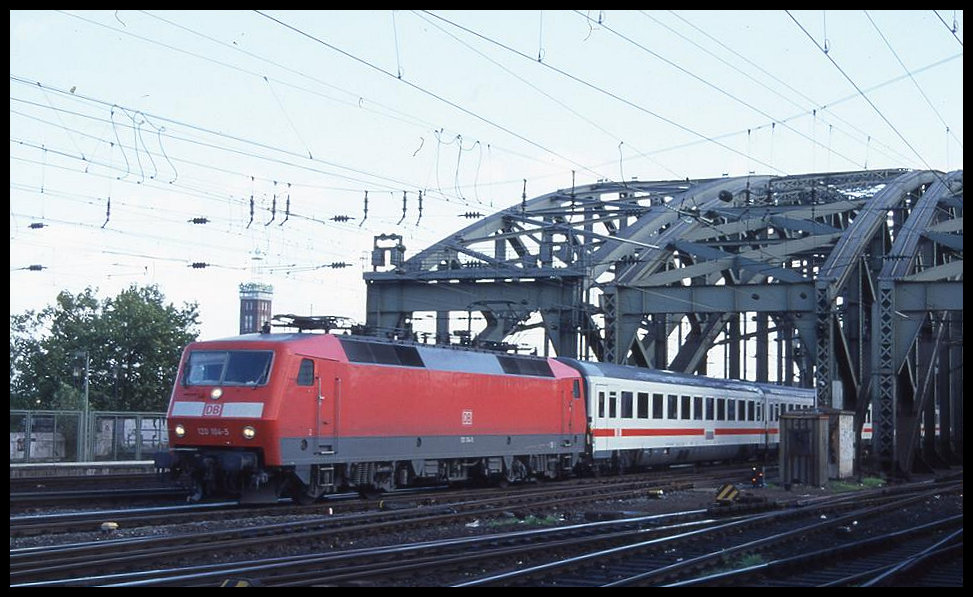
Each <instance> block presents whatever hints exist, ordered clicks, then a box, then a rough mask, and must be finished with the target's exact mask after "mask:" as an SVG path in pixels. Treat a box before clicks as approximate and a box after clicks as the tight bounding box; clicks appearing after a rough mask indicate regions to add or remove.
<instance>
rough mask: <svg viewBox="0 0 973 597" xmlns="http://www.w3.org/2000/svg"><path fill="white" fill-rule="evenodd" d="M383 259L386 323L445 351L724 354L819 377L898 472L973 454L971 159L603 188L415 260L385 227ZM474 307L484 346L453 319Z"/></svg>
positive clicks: (528, 203)
mask: <svg viewBox="0 0 973 597" xmlns="http://www.w3.org/2000/svg"><path fill="white" fill-rule="evenodd" d="M372 265H373V270H374V271H372V272H369V273H366V274H365V276H364V277H365V282H366V287H367V305H366V310H367V316H366V317H367V319H366V327H367V328H369V329H371V330H373V331H377V332H379V333H385V334H386V335H390V336H402V337H405V336H412V335H414V333H413V318H414V317H415V314H416V313H417V312H432V313H435V320H436V342H437V343H450V341H451V338H454V337H456V336H459V337H460V338H461V339H462V341H463V342H464V343H467V344H471V345H474V346H481V347H493V348H498V347H499V348H503V347H505V346H507V345H506V344H505V342H506V340H507V339H509V338H510V337H511V336H512V335H513V334H516V333H518V332H522V331H523V330H525V329H529V328H540V329H543V331H544V335H545V339H546V342H545V353H547V351H548V349H551V350H553V351H554V353H555V354H557V355H559V356H571V357H582V358H593V359H596V360H599V361H603V362H615V363H628V364H634V365H640V366H645V367H652V368H657V369H668V370H674V371H679V372H687V373H706V372H707V367H708V361H709V359H710V356H711V353H721V354H722V364H723V366H724V371H723V375H725V376H726V377H732V378H741V377H747V378H750V379H755V380H757V381H768V380H769V381H777V382H780V383H785V384H794V385H802V386H805V387H811V386H813V387H815V388H816V389H817V394H818V402H819V405H821V406H824V407H835V408H840V409H843V410H853V411H855V413H856V417H855V421H856V428H857V429H858V430H859V432H860V431H861V430H862V428H863V426H865V425H866V424H867V420H868V419H869V418H871V428H872V457H873V459H874V460H875V462H876V463H877V464H878V465H879V466H881V467H882V468H883V469H884V470H886V471H888V472H892V473H905V474H907V473H908V472H910V471H912V470H914V469H916V468H918V467H919V466H920V465H923V464H928V465H931V466H937V465H938V464H940V463H942V462H950V461H954V460H956V459H959V458H960V457H961V455H962V437H963V434H962V428H963V426H962V421H963V416H962V415H963V408H962V406H963V405H962V387H963V384H962V381H963V379H962V348H963V347H962V339H963V336H962V322H963V314H962V299H963V172H962V170H958V171H954V172H949V173H942V172H936V171H915V170H904V169H889V170H866V171H858V172H827V173H816V174H807V175H796V176H783V177H773V176H753V175H751V176H745V177H733V178H730V177H723V178H716V179H708V180H688V179H687V180H682V181H657V182H641V181H637V180H632V181H629V182H608V181H602V182H598V183H596V184H591V185H587V186H579V187H576V188H571V189H561V190H557V191H554V192H552V193H549V194H547V195H543V196H540V197H536V198H533V199H530V200H527V199H526V197H524V198H523V199H522V201H521V202H520V204H519V205H515V206H513V207H510V208H508V209H505V210H502V211H499V212H497V213H494V214H492V215H488V216H485V217H482V218H481V219H479V220H477V221H476V222H475V223H473V224H471V225H469V226H467V227H466V228H463V229H462V230H459V231H458V232H456V233H454V234H451V235H449V236H448V237H446V238H444V239H443V240H441V241H439V242H437V243H435V244H433V245H432V246H430V247H428V248H426V249H424V250H422V251H420V252H419V253H417V254H415V255H413V256H411V257H409V258H405V247H403V246H402V244H401V237H398V236H395V235H382V236H379V237H376V238H375V248H374V251H373V254H372ZM474 312H477V313H479V314H480V315H481V316H482V318H483V319H484V320H485V322H486V324H485V327H484V328H483V329H482V331H479V333H478V334H476V336H475V337H469V335H468V332H464V330H463V329H461V328H462V325H459V326H455V328H454V327H452V326H453V325H454V324H455V323H456V322H457V320H458V319H459V318H457V317H456V316H457V315H460V316H462V315H465V316H466V317H467V321H468V318H470V317H471V316H472V314H473V313H474ZM468 329H469V328H468V327H467V330H468ZM464 334H467V335H465V336H464ZM748 363H752V364H753V365H752V367H753V369H752V370H751V371H749V372H748V371H747V367H748ZM772 367H773V369H774V370H775V372H776V375H774V376H772V375H771V370H772ZM869 407H871V408H870V409H869ZM932 429H935V430H936V433H925V434H923V433H922V430H932Z"/></svg>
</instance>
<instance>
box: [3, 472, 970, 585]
mask: <svg viewBox="0 0 973 597" xmlns="http://www.w3.org/2000/svg"><path fill="white" fill-rule="evenodd" d="M621 479H622V480H619V478H615V479H613V480H612V481H611V482H607V481H602V480H589V481H590V482H588V483H583V484H579V485H578V487H576V488H565V487H562V486H557V484H554V486H546V485H545V486H538V487H529V488H519V490H518V491H513V492H510V493H512V494H514V495H513V496H511V495H508V494H507V493H502V492H497V491H496V490H478V491H461V492H453V491H449V492H442V494H441V495H436V496H421V495H416V496H402V497H394V498H390V499H388V500H382V501H381V502H379V501H371V502H365V501H362V500H349V502H348V504H347V509H344V508H343V507H334V506H333V505H330V504H329V503H324V504H318V505H317V506H316V507H311V508H309V509H295V510H290V512H291V513H297V512H303V513H304V514H305V516H303V517H302V519H301V520H294V521H288V522H279V523H275V524H256V523H255V522H254V520H253V519H252V518H247V517H249V516H251V514H254V513H252V512H251V513H242V512H241V513H239V514H240V515H241V517H243V518H242V519H241V521H240V524H241V525H245V526H234V523H232V522H231V523H229V524H230V528H226V529H222V530H218V531H216V530H214V531H208V532H190V533H174V534H173V535H169V536H165V537H150V538H141V539H134V538H133V539H124V540H101V541H97V542H94V543H95V544H92V545H86V544H78V545H73V546H66V547H62V548H36V549H23V550H13V549H12V550H11V586H20V585H37V586H88V585H98V586H103V585H120V586H133V585H136V586H137V585H146V586H149V585H169V586H173V585H175V586H191V585H198V586H217V585H219V584H222V583H224V582H226V581H227V579H241V578H242V579H247V582H250V583H254V584H264V585H273V586H308V585H313V584H327V585H339V586H361V585H371V586H450V585H455V586H481V585H483V586H544V585H552V586H590V585H596V586H601V585H609V586H612V585H619V586H625V585H667V584H671V585H678V584H681V583H682V584H686V585H692V584H698V585H699V586H711V585H717V586H720V585H734V586H750V585H753V586H759V585H760V584H761V583H763V584H767V585H774V584H778V585H779V584H783V585H789V584H794V586H798V585H800V584H801V582H805V583H806V584H807V585H808V586H817V585H815V583H820V582H824V581H822V580H821V579H818V580H814V579H809V580H806V581H800V580H799V579H797V578H796V577H795V578H788V577H787V576H786V575H782V574H783V573H781V572H776V571H779V570H786V569H788V565H789V566H790V568H789V569H791V570H802V571H805V572H806V571H808V570H818V569H822V570H823V569H824V568H825V564H823V563H820V562H814V561H811V560H808V561H807V562H801V561H799V560H797V559H795V558H799V557H803V556H805V555H808V554H813V553H814V552H815V551H822V550H814V549H810V548H809V545H811V544H812V543H810V541H811V539H814V540H821V538H823V540H824V541H826V542H827V544H828V547H829V549H830V550H831V551H832V552H834V551H835V549H834V548H835V546H837V545H838V544H839V543H840V544H842V549H847V550H848V551H847V554H849V555H846V556H843V557H842V558H841V561H842V562H843V563H846V564H847V563H849V562H853V561H865V559H866V557H867V558H874V557H876V554H873V553H872V554H870V553H868V551H869V549H870V548H869V547H868V545H869V544H868V543H864V542H865V541H866V539H867V537H866V534H870V535H875V536H876V537H881V536H882V535H881V534H880V533H878V530H881V531H883V532H885V533H886V534H888V533H892V532H897V533H901V534H900V535H896V536H895V537H897V539H896V542H897V543H900V544H904V543H905V540H904V539H903V538H904V537H905V536H906V535H905V533H909V532H910V531H909V530H908V529H906V528H899V529H892V528H890V526H889V525H888V524H887V523H886V522H885V521H889V520H896V521H899V520H901V521H907V518H908V516H912V515H911V514H910V515H908V516H906V515H905V514H903V513H906V512H911V511H912V510H913V509H915V510H917V511H923V512H924V514H923V516H925V517H926V518H927V519H926V520H923V521H918V522H917V521H913V526H914V527H915V529H916V530H914V531H911V533H913V534H914V535H915V537H916V539H915V541H916V543H915V547H914V549H913V550H912V551H910V552H908V553H902V554H899V555H898V556H897V557H899V559H898V560H895V559H894V558H895V557H896V556H894V555H892V556H889V558H887V561H886V562H884V563H882V564H876V565H875V566H873V567H872V568H868V569H867V570H858V571H853V572H849V573H847V574H845V576H844V577H841V578H845V579H846V580H845V581H844V582H845V583H847V584H846V585H843V586H851V585H860V584H865V583H868V582H874V583H880V582H893V583H894V582H895V581H889V580H885V581H883V580H881V577H884V578H887V579H891V578H903V576H902V575H905V574H913V575H915V574H916V571H917V570H921V571H927V570H930V569H931V568H932V567H931V566H930V565H929V564H928V562H929V561H930V558H935V561H936V562H937V563H942V562H945V561H948V560H949V558H950V556H949V554H950V553H952V554H954V555H953V556H952V558H953V560H954V561H955V560H957V559H958V561H959V563H960V566H959V571H960V572H959V576H960V579H961V577H962V535H961V529H962V516H961V503H962V500H961V498H959V503H960V516H959V521H958V527H959V530H960V532H959V536H958V539H957V538H956V537H953V538H951V539H949V540H948V541H947V540H945V539H944V536H945V535H947V534H949V533H950V528H951V525H952V526H953V527H955V526H956V524H957V523H956V520H955V517H953V519H952V520H950V519H949V517H948V516H946V513H945V512H937V510H936V508H935V507H933V506H931V505H930V504H931V503H933V502H934V501H935V500H937V499H942V501H943V502H944V503H945V502H947V501H948V502H949V503H950V504H955V503H956V499H955V497H954V496H955V492H957V491H959V492H961V491H962V479H961V478H960V479H959V480H958V481H954V482H952V484H951V485H945V484H936V485H935V486H933V485H931V484H916V485H911V486H910V485H903V486H897V487H894V488H887V489H882V490H875V491H862V492H855V493H854V494H841V495H833V496H828V497H820V498H813V499H808V498H803V499H795V500H792V501H791V502H789V503H767V504H758V505H754V506H751V508H750V509H751V511H750V512H746V511H743V509H740V508H703V509H697V510H691V511H686V512H680V513H672V514H665V515H655V516H634V515H629V516H617V517H616V519H615V520H600V521H597V522H587V523H582V524H568V523H567V522H566V521H564V520H547V521H545V522H544V524H550V525H552V526H550V527H531V526H530V525H531V518H532V516H536V517H537V518H538V519H541V518H543V517H544V516H545V515H548V514H550V513H552V512H555V513H556V512H570V511H572V510H573V511H577V509H578V508H583V507H585V505H590V504H605V503H611V502H614V501H616V500H619V499H625V497H626V496H632V495H643V496H644V495H645V494H646V492H647V491H650V490H651V489H653V488H659V486H660V484H659V483H658V482H656V483H654V485H653V483H651V482H650V481H649V480H648V479H643V480H642V481H639V482H638V483H633V482H632V481H628V483H626V481H625V480H624V478H621ZM687 485H689V483H687V482H683V485H682V487H686V486H687ZM596 489H597V491H596ZM671 489H676V488H675V487H669V488H667V489H664V491H666V490H671ZM491 494H492V495H491ZM937 496H939V497H938V498H937ZM947 498H948V499H947ZM327 507H330V508H332V511H333V513H332V514H329V515H326V516H325V515H322V512H324V511H325V510H324V509H325V508H327ZM376 507H381V508H382V509H381V510H377V511H376V510H375V508H376ZM356 508H357V509H358V511H357V512H356V511H354V510H355V509H356ZM369 508H371V510H369ZM273 510H274V511H279V510H280V509H278V508H274V509H273ZM264 512H265V513H266V512H267V510H264ZM512 512H517V515H513V514H511V513H512ZM889 512H893V513H895V514H894V515H890V514H889ZM312 513H316V514H312ZM196 516H203V517H205V516H210V517H212V514H205V513H200V514H198V515H196ZM228 516H230V517H232V516H233V515H232V514H229V515H228ZM917 516H918V515H917ZM938 518H943V519H945V520H942V521H939V520H938ZM474 520H476V521H492V522H488V523H486V524H484V525H483V526H482V527H481V530H479V531H476V532H474V531H473V530H469V531H467V532H465V533H464V532H462V531H456V530H455V529H457V528H460V529H462V528H463V524H464V521H466V522H469V521H474ZM874 521H883V522H882V523H876V522H874ZM505 522H506V523H511V524H509V525H507V524H504V523H505ZM179 524H182V525H184V526H191V525H192V524H195V523H192V522H187V519H183V522H182V523H179ZM487 524H491V525H493V526H487ZM525 527H527V528H529V529H530V530H524V529H525ZM879 527H881V528H880V529H879ZM923 527H926V528H925V529H923ZM429 528H442V529H453V530H452V531H450V532H451V533H452V534H451V535H450V534H449V533H447V532H446V531H444V534H443V536H442V537H441V538H437V539H433V540H426V541H414V540H412V541H410V540H408V537H409V535H410V533H411V532H412V530H413V529H429ZM510 528H514V529H516V530H510V531H508V530H505V529H510ZM483 529H489V530H487V531H484V530H483ZM953 535H955V533H953ZM386 536H387V537H388V539H387V540H385V541H379V540H378V538H379V537H386ZM910 536H911V535H910ZM370 541H371V543H374V545H372V546H366V545H368V544H369V543H370ZM891 541H892V540H891V538H889V537H886V538H884V539H882V538H873V541H872V543H871V545H872V546H877V545H883V544H889V543H890V542H891ZM910 541H911V540H910ZM957 542H958V543H959V548H958V552H957V548H956V543H957ZM856 543H861V546H860V547H859V551H857V552H856V551H854V549H855V548H854V545H855V544H856ZM846 544H847V546H845V545H846ZM359 545H361V546H362V547H356V546H359ZM284 546H288V547H293V546H302V547H301V548H300V549H284ZM789 550H791V551H792V553H789ZM275 553H276V554H278V555H274V556H269V555H268V554H275ZM956 553H958V556H956V555H955V554H956ZM215 554H219V556H218V557H217V556H216V555H215ZM930 554H936V555H930ZM936 556H939V557H936ZM822 557H823V555H822ZM753 558H763V559H762V560H757V562H756V563H754V559H753ZM921 558H925V560H921V561H925V562H926V564H924V565H923V566H916V565H915V564H914V562H916V561H920V559H921ZM626 560H627V561H628V562H629V563H627V564H626V563H625V562H626ZM677 560H678V561H677ZM202 562H206V563H205V564H203V563H202ZM632 562H635V563H634V564H633V563H632ZM92 568H96V569H98V570H99V571H100V572H102V574H100V575H99V576H98V577H92V576H91V575H90V573H89V571H90V570H91V569H92ZM954 568H955V567H954ZM565 570H567V572H565ZM633 570H634V571H635V572H633ZM771 570H775V572H773V574H772V573H771ZM868 571H871V574H872V576H871V578H865V576H862V575H867V574H868ZM856 574H857V575H859V576H855V575H856ZM950 574H952V576H950ZM734 575H737V576H734ZM748 575H749V576H748ZM775 575H776V576H775ZM940 575H941V576H940V578H941V579H945V580H941V581H942V582H946V583H947V584H948V583H949V582H955V572H950V569H949V567H948V566H944V570H943V571H941V573H940ZM831 582H840V581H838V580H832V581H831ZM916 582H919V581H916ZM925 582H933V580H932V579H929V580H927V581H925ZM959 586H962V582H961V580H960V584H959Z"/></svg>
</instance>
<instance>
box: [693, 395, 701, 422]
mask: <svg viewBox="0 0 973 597" xmlns="http://www.w3.org/2000/svg"><path fill="white" fill-rule="evenodd" d="M693 419H695V420H697V421H702V420H703V397H702V396H693Z"/></svg>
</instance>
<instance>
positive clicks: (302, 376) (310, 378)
mask: <svg viewBox="0 0 973 597" xmlns="http://www.w3.org/2000/svg"><path fill="white" fill-rule="evenodd" d="M297 385H299V386H310V385H314V361H312V360H311V359H301V368H300V370H299V371H298V372H297Z"/></svg>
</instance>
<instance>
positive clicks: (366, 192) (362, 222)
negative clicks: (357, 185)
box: [358, 191, 368, 228]
mask: <svg viewBox="0 0 973 597" xmlns="http://www.w3.org/2000/svg"><path fill="white" fill-rule="evenodd" d="M367 219H368V191H365V214H364V215H363V216H362V219H361V222H359V223H358V227H359V228H361V227H362V224H364V223H365V220H367Z"/></svg>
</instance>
